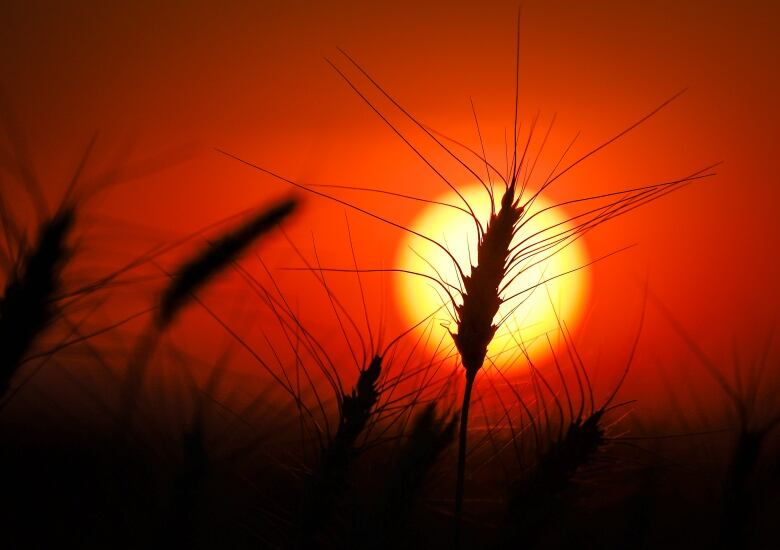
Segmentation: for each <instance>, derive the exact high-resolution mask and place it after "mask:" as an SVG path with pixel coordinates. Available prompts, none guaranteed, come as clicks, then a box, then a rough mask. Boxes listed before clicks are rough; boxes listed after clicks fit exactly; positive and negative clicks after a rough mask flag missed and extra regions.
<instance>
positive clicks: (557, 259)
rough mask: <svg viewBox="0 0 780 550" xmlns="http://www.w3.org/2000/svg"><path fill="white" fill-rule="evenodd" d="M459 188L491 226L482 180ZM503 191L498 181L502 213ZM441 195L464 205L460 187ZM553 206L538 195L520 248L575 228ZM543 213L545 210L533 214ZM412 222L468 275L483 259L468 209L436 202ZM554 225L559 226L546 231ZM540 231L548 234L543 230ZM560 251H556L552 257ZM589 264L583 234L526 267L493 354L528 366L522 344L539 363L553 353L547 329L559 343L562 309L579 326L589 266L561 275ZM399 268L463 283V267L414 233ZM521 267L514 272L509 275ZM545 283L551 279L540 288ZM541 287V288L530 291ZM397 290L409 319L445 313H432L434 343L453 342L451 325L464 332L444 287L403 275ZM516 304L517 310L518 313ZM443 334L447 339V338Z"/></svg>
mask: <svg viewBox="0 0 780 550" xmlns="http://www.w3.org/2000/svg"><path fill="white" fill-rule="evenodd" d="M459 190H460V192H461V195H463V197H464V198H465V199H466V201H467V202H468V203H469V204H470V205H471V208H472V209H473V210H474V212H475V213H476V214H477V217H478V218H479V219H480V221H481V222H482V224H483V227H486V225H487V220H488V218H489V216H490V198H489V197H488V195H487V192H486V191H485V189H484V188H483V187H482V186H481V185H474V186H469V187H463V188H461V189H459ZM501 192H503V187H502V186H496V193H495V195H496V196H495V201H496V210H498V208H499V206H500V200H501ZM531 196H532V191H530V192H529V191H528V190H526V192H525V194H524V200H527V198H529V197H531ZM437 200H438V201H440V202H446V203H448V204H452V205H459V206H464V205H463V201H462V200H461V199H460V198H458V196H457V195H456V194H455V193H454V192H450V193H448V194H446V195H444V196H442V197H439V198H438V199H437ZM549 206H551V204H550V203H548V202H547V201H545V200H543V199H542V198H541V197H539V198H537V199H536V201H535V202H534V204H533V205H532V206H531V207H530V210H529V212H528V213H526V215H524V217H523V219H527V220H530V221H528V223H526V225H525V226H524V227H523V229H522V230H521V231H520V232H519V233H518V234H517V235H516V236H515V239H514V241H513V243H512V244H513V245H514V244H517V243H520V242H521V241H523V240H525V239H528V240H526V241H525V243H524V244H525V245H527V244H530V243H538V242H540V241H542V239H544V238H546V237H551V238H552V240H555V238H554V235H557V234H560V233H561V232H562V231H565V230H566V229H567V228H570V227H571V225H567V224H566V223H565V221H566V213H565V212H563V211H562V209H561V208H557V207H556V208H553V209H550V210H545V209H546V208H548V207H549ZM537 212H539V214H538V215H536V216H533V214H535V213H537ZM409 227H410V229H412V230H413V231H416V232H417V233H420V234H422V235H425V236H427V237H430V238H431V239H434V240H436V241H438V242H439V243H441V244H442V245H444V246H445V247H446V248H447V249H448V250H449V251H450V253H451V254H452V256H454V257H455V258H456V259H457V260H458V263H459V264H460V266H461V268H462V269H463V272H464V273H465V274H466V275H468V274H469V273H470V271H471V265H472V263H475V262H476V250H477V229H476V227H475V224H474V222H473V221H472V220H471V219H470V217H469V216H468V214H465V213H464V212H461V211H458V210H456V209H454V208H448V207H446V206H439V205H431V206H429V207H427V208H426V209H425V210H424V211H423V212H422V213H421V214H420V215H419V216H418V217H417V219H415V220H414V221H413V222H412V224H411V225H410V226H409ZM548 228H553V229H549V230H547V231H544V230H546V229H548ZM540 231H543V233H539V232H540ZM529 237H530V239H529ZM546 242H550V241H546ZM553 250H557V252H555V253H554V254H552V251H553ZM540 260H542V261H540ZM586 263H588V256H587V253H586V251H585V247H584V244H583V243H582V239H578V240H574V241H571V242H570V243H569V244H568V246H566V247H564V248H561V247H560V246H558V247H556V248H554V249H552V250H550V251H548V252H546V253H541V254H539V255H535V256H533V257H531V258H530V259H528V260H526V261H524V262H523V263H522V264H521V266H522V273H521V275H520V276H519V277H517V278H516V279H515V280H514V281H513V282H512V283H511V284H510V285H509V287H508V288H507V289H506V290H505V291H504V292H503V294H502V298H504V299H505V300H506V301H505V302H504V304H502V306H501V308H500V309H499V311H498V315H497V316H496V318H495V319H494V323H495V322H497V321H498V320H500V319H502V318H503V317H504V316H507V315H510V313H511V315H510V316H509V317H508V318H507V320H506V321H505V322H504V324H503V325H502V326H501V327H499V329H498V332H497V333H496V336H495V337H494V338H493V342H492V343H491V345H490V346H489V347H488V356H489V357H491V358H492V359H493V361H494V362H495V363H496V364H497V365H503V366H508V365H510V364H511V365H515V364H516V365H526V364H527V362H526V360H525V358H524V355H523V354H522V351H521V345H522V346H524V347H525V349H526V351H527V352H528V354H529V356H530V357H531V359H532V360H534V361H539V360H540V359H542V358H543V357H546V356H547V355H548V354H549V346H548V342H547V338H546V337H545V334H549V335H550V338H551V340H552V341H553V342H555V341H556V339H555V333H556V332H557V331H558V330H559V323H558V319H557V318H556V313H557V315H558V317H559V318H560V319H561V321H563V322H565V323H566V326H568V327H569V329H573V328H574V326H575V325H576V324H577V321H578V320H579V317H580V316H581V313H582V310H583V306H584V302H585V299H586V295H587V291H588V286H589V275H588V270H587V268H586V269H579V270H576V271H573V272H571V273H568V274H566V275H562V276H559V277H556V276H558V275H561V274H563V273H567V272H570V271H572V270H575V269H577V268H578V267H582V266H584V265H585V264H586ZM532 264H536V265H532ZM396 265H397V266H398V267H399V268H401V269H405V270H410V271H415V272H418V273H424V274H426V275H430V276H432V277H436V278H440V279H443V280H445V281H447V282H448V283H450V284H451V285H454V286H455V287H458V288H460V287H461V285H460V284H459V279H458V275H457V271H456V269H455V267H454V266H453V263H452V260H451V259H450V257H449V256H448V255H447V253H446V252H444V251H443V250H442V249H441V248H439V247H437V246H436V245H435V244H433V243H431V242H429V241H426V240H425V239H422V238H419V237H416V236H414V235H411V234H409V236H408V237H407V238H406V239H404V240H403V242H402V243H401V248H400V250H399V255H398V258H397V262H396ZM517 271H518V270H513V271H512V272H511V274H510V277H511V275H513V274H516V273H517ZM437 272H438V274H437ZM549 279H552V280H549ZM544 281H547V282H546V283H544V284H542V285H539V283H542V282H544ZM535 286H536V288H535V289H534V290H528V291H527V292H523V291H525V290H527V289H531V288H532V287H535ZM396 292H397V296H398V299H399V302H400V303H401V304H403V310H404V314H405V318H406V320H407V321H408V322H409V323H410V324H414V323H418V322H419V321H421V320H422V319H423V318H424V317H425V316H427V315H430V314H431V313H432V312H434V311H436V310H437V309H438V310H439V311H438V312H437V313H436V314H435V315H434V316H433V319H434V322H433V334H432V335H431V338H429V339H428V341H429V342H431V345H437V344H438V343H439V342H443V343H444V344H445V345H447V346H449V345H450V344H452V339H451V338H450V337H449V335H447V333H446V331H447V329H448V328H449V329H450V330H452V332H457V325H456V324H455V323H454V322H453V317H452V315H453V314H454V313H453V308H452V305H451V303H449V296H447V295H446V294H445V293H444V290H443V289H442V288H441V286H439V285H437V284H436V283H435V282H433V281H431V280H430V279H427V278H425V277H420V276H416V275H407V274H403V275H400V276H399V277H398V278H397V286H396ZM519 293H522V294H519ZM517 294H519V295H518V296H515V297H514V298H511V299H509V297H510V296H513V295H517ZM453 296H454V297H455V299H456V300H457V301H458V303H460V297H459V296H458V295H457V293H456V292H454V291H453ZM443 303H446V305H447V307H446V309H445V308H443V307H442V304H443ZM553 306H554V308H553ZM513 308H517V309H515V311H514V312H511V310H512V309H513ZM448 312H449V313H448ZM442 325H444V326H442ZM430 326H431V324H430V323H426V324H424V325H423V326H421V327H420V330H424V329H425V328H426V327H427V328H428V329H430ZM443 336H444V337H445V338H444V340H442V337H443Z"/></svg>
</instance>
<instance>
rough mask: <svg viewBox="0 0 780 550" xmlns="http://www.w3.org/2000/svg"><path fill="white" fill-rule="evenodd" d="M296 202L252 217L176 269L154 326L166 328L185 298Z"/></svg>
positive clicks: (293, 208)
mask: <svg viewBox="0 0 780 550" xmlns="http://www.w3.org/2000/svg"><path fill="white" fill-rule="evenodd" d="M297 206H298V201H297V200H296V199H293V198H289V199H285V200H283V201H281V202H279V203H277V204H276V205H274V206H273V207H271V208H270V209H268V210H265V211H263V212H261V213H259V214H258V215H256V216H254V217H253V218H252V219H250V220H249V221H248V222H246V223H245V224H244V225H242V226H241V227H239V228H238V229H236V230H234V231H232V232H230V233H228V234H226V235H223V236H222V237H220V238H219V239H218V240H217V241H216V242H214V243H213V244H212V245H211V246H209V247H208V248H206V249H205V250H204V251H203V252H201V253H200V254H198V255H197V256H195V257H194V258H192V259H190V260H189V261H187V262H185V263H184V264H183V265H182V266H181V267H179V269H177V270H176V272H175V273H174V275H173V277H172V281H171V284H170V285H168V287H167V288H166V289H165V291H164V292H163V295H162V297H161V298H160V310H159V314H158V317H157V323H158V326H159V327H160V328H164V327H165V326H167V325H168V324H169V323H170V322H171V321H172V320H173V318H174V317H175V315H176V314H177V313H178V312H179V311H180V310H181V308H182V307H183V306H184V305H185V304H186V303H187V301H188V297H189V296H191V295H192V293H194V292H195V291H197V290H198V289H199V288H201V287H202V286H203V285H205V284H206V282H207V281H208V280H209V279H211V278H212V277H214V276H215V275H217V274H218V273H219V272H221V271H222V270H224V269H225V268H226V267H227V266H228V265H230V263H231V262H233V261H235V259H236V258H237V257H238V256H239V255H240V254H241V253H243V252H244V251H245V250H246V249H247V248H248V247H249V246H250V245H251V244H252V243H253V242H254V241H255V240H256V239H258V238H259V237H260V236H262V235H263V234H265V233H267V232H268V231H270V230H271V229H273V228H274V227H276V226H277V225H278V224H279V223H280V222H281V221H282V220H284V219H285V218H286V217H287V216H289V215H290V214H292V213H293V211H294V210H295V209H296V207H297Z"/></svg>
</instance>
